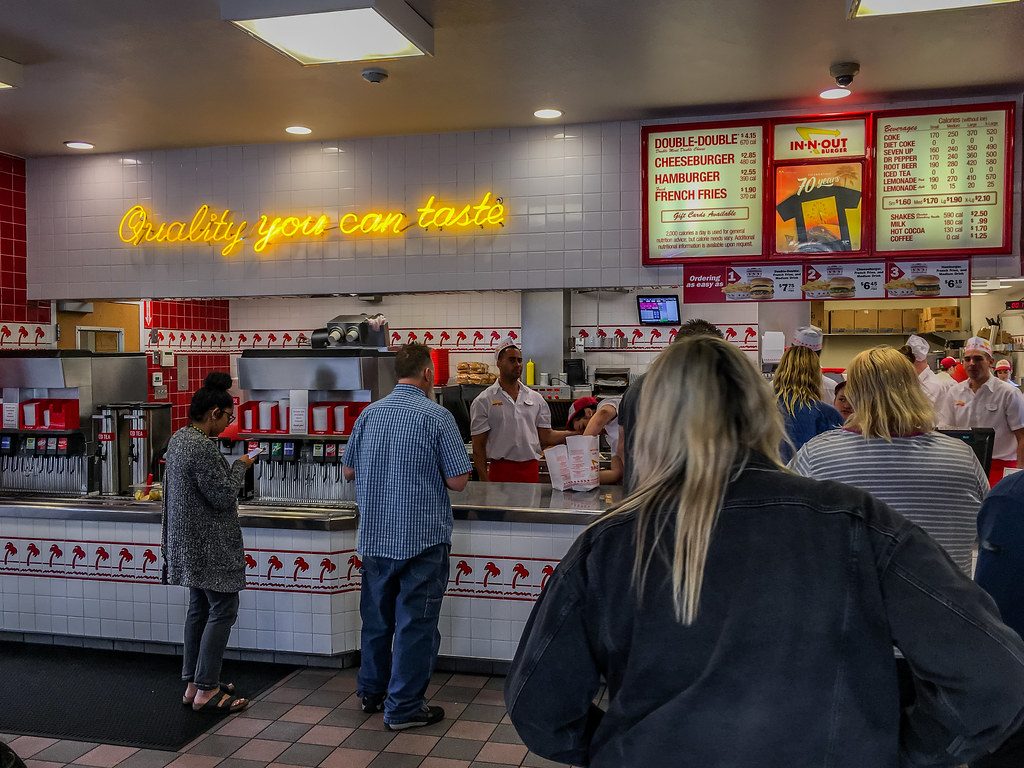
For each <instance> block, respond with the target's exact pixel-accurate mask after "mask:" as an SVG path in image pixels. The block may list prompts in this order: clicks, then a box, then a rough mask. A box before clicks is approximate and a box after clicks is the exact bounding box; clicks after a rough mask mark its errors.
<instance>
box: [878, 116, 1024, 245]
mask: <svg viewBox="0 0 1024 768" xmlns="http://www.w3.org/2000/svg"><path fill="white" fill-rule="evenodd" d="M1007 118H1008V111H1007V110H1005V109H995V110H986V111H976V112H949V113H935V114H913V115H904V116H902V117H888V116H883V117H879V118H878V122H877V128H876V132H875V136H876V146H877V153H876V157H877V166H876V167H877V169H878V170H877V175H876V194H875V233H876V235H875V247H876V250H877V251H879V252H890V251H944V250H965V249H969V250H979V249H1006V248H1008V247H1009V243H1008V242H1006V227H1004V222H1005V218H1004V217H1005V211H1006V203H1007V201H1006V199H1005V194H1006V174H1007V167H1006V163H1007V162H1008V160H1009V158H1011V157H1012V155H1011V154H1010V153H1009V152H1008V145H1007V122H1008V120H1007Z"/></svg>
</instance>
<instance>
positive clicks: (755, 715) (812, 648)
mask: <svg viewBox="0 0 1024 768" xmlns="http://www.w3.org/2000/svg"><path fill="white" fill-rule="evenodd" d="M782 434H783V432H782V420H781V418H780V416H779V413H778V411H777V410H776V409H775V407H774V403H773V399H772V395H771V392H770V391H769V388H768V386H767V384H766V383H765V381H764V380H763V378H762V377H761V375H760V373H758V372H757V371H756V370H755V368H754V366H753V365H751V363H750V361H749V360H748V359H747V358H746V356H745V355H744V354H743V353H742V352H740V351H739V350H738V349H736V348H735V347H733V346H732V345H731V344H728V343H726V342H724V341H721V340H719V339H715V338H711V337H707V336H700V337H695V338H690V339H685V340H683V341H682V342H677V343H675V344H673V345H671V346H670V347H669V348H668V349H666V350H665V351H664V352H662V354H661V355H659V357H658V359H657V360H656V361H655V362H654V364H653V365H652V367H651V372H650V374H649V375H648V377H647V381H646V383H645V385H644V390H643V393H642V395H641V401H640V408H639V421H638V424H637V441H636V454H635V460H636V472H635V477H636V486H637V487H636V491H635V492H634V493H633V494H632V495H631V496H629V497H628V498H627V499H625V500H624V501H623V502H622V503H621V504H619V505H618V506H617V507H616V508H615V509H613V511H612V512H611V513H610V514H608V515H606V516H605V517H604V518H602V519H601V520H600V521H598V522H596V523H594V524H593V525H591V526H590V527H589V528H587V530H585V531H584V532H583V533H582V534H580V536H579V538H577V539H576V541H575V542H574V543H573V545H572V546H571V547H570V549H569V552H568V553H567V554H566V556H565V557H564V558H563V559H562V561H561V562H560V563H559V565H558V567H557V568H556V569H555V572H554V574H553V575H552V576H550V577H549V578H548V581H547V585H546V586H545V588H544V590H543V591H542V592H541V594H540V598H539V599H538V601H537V602H536V604H535V605H534V608H533V612H532V614H531V616H530V619H529V621H528V622H527V625H526V628H525V630H524V632H523V635H522V639H521V640H520V643H519V648H518V650H517V651H516V655H515V658H514V659H513V661H512V666H511V669H510V672H509V675H508V677H507V678H506V680H505V702H506V705H507V708H508V714H509V717H510V718H511V720H512V723H513V725H514V726H515V727H516V730H517V731H518V733H519V735H520V737H521V738H522V740H523V741H524V743H525V744H526V746H527V747H529V749H530V750H531V751H532V752H534V753H535V754H537V755H539V756H541V757H544V758H547V759H550V760H555V761H558V762H564V763H571V764H572V765H577V766H589V767H590V768H630V767H631V766H637V768H640V766H652V765H661V764H664V763H666V762H668V763H671V764H672V765H685V766H718V767H722V768H724V767H726V766H729V767H730V768H731V767H732V766H737V767H738V766H744V767H746V766H757V768H797V767H798V766H799V767H800V768H805V767H806V768H811V767H812V766H814V767H815V768H817V767H819V766H826V765H827V766H833V768H868V767H870V768H896V766H897V765H899V766H904V767H907V768H909V766H920V767H921V768H924V767H925V766H928V767H929V768H938V766H955V765H958V764H960V763H964V762H967V761H968V760H970V759H972V758H973V757H975V756H977V755H980V754H982V753H984V752H985V751H986V750H988V749H990V748H991V747H992V746H994V745H996V744H998V743H999V742H1000V741H1001V740H1002V739H1003V738H1004V737H1005V735H1006V734H1007V733H1009V732H1011V731H1012V730H1013V729H1015V728H1018V727H1019V726H1020V724H1021V723H1022V722H1024V642H1022V641H1021V639H1020V637H1018V636H1017V634H1016V633H1015V632H1013V631H1012V630H1011V629H1009V628H1008V627H1006V626H1005V625H1004V624H1003V623H1002V622H1001V621H1000V620H999V614H998V612H997V611H996V610H995V606H994V605H993V603H992V601H991V599H990V598H989V597H988V595H986V594H985V593H984V592H983V591H982V590H981V589H979V588H978V587H977V586H976V585H975V584H974V583H973V582H971V581H970V579H968V578H967V577H966V576H964V574H963V573H962V572H960V571H959V570H958V569H957V568H956V567H955V566H954V565H953V564H952V563H951V562H950V560H949V558H948V557H947V556H946V554H945V553H944V552H943V551H942V549H941V548H940V547H939V546H938V545H937V544H936V543H935V542H934V541H933V540H932V539H931V538H929V537H928V536H927V535H926V534H924V532H923V531H921V529H920V528H918V527H917V526H915V525H913V524H911V523H909V522H908V521H907V520H906V519H904V518H903V517H901V516H900V515H898V514H896V513H895V512H894V511H893V510H892V509H891V508H889V507H888V506H886V505H885V504H884V503H882V502H880V501H878V500H876V499H874V498H873V497H872V496H870V495H869V494H867V493H865V492H863V491H861V490H859V489H856V488H852V487H850V486H846V485H842V484H840V483H832V482H817V481H814V480H809V479H807V478H803V477H799V476H797V475H794V474H792V473H790V472H787V471H786V470H785V469H784V468H783V467H782V465H781V464H780V463H779V453H778V447H779V444H780V442H781V441H782ZM894 645H895V646H897V647H899V648H900V650H901V651H902V652H903V653H904V655H905V656H906V657H907V659H908V660H909V662H910V668H911V670H912V671H913V674H914V676H915V682H916V683H917V685H918V688H919V689H920V690H921V691H922V692H923V693H922V694H921V695H920V696H919V697H918V701H917V705H916V706H915V708H914V709H912V710H909V711H907V712H904V713H902V717H901V712H900V710H899V696H898V692H897V677H896V668H895V660H894V657H893V646H894ZM602 685H607V692H608V706H607V708H606V709H601V708H600V707H599V706H598V705H597V704H596V701H597V700H598V699H599V698H600V696H599V692H600V689H601V686H602ZM794 729H795V730H794Z"/></svg>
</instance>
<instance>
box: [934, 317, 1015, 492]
mask: <svg viewBox="0 0 1024 768" xmlns="http://www.w3.org/2000/svg"><path fill="white" fill-rule="evenodd" d="M992 363H993V359H992V345H991V344H990V343H989V341H988V339H983V338H981V337H978V336H972V337H971V338H969V339H968V340H967V343H966V344H965V345H964V369H965V370H966V372H967V380H966V381H962V382H960V383H959V384H955V385H954V386H952V387H951V388H950V390H949V395H950V406H949V407H948V408H945V409H943V410H944V413H940V414H939V418H938V421H939V424H941V425H942V426H944V427H951V428H953V429H970V428H972V427H992V428H993V429H994V430H995V431H996V443H995V447H994V448H993V450H992V470H991V471H990V472H989V482H990V483H991V484H992V485H995V484H996V483H998V482H999V481H1000V480H1002V479H1003V470H1005V469H1007V468H1013V467H1017V468H1020V467H1024V395H1021V393H1020V390H1019V389H1017V388H1016V387H1014V386H1013V385H1012V384H1008V383H1007V382H1005V381H1000V380H999V379H997V378H996V377H995V376H993V375H992V373H991V369H992Z"/></svg>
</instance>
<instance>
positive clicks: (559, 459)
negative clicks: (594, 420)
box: [544, 435, 600, 491]
mask: <svg viewBox="0 0 1024 768" xmlns="http://www.w3.org/2000/svg"><path fill="white" fill-rule="evenodd" d="M599 444H600V443H599V438H598V437H597V436H596V435H593V436H586V437H584V436H582V435H578V436H573V437H570V438H567V439H566V441H565V445H556V446H553V447H551V448H548V449H547V450H546V451H544V456H545V458H546V459H547V462H548V473H549V474H550V475H551V487H552V488H555V489H556V490H559V491H566V490H573V491H589V490H590V489H591V488H596V487H597V486H598V484H599V482H600V480H599V475H598V470H599V469H600V463H599V458H598V450H599Z"/></svg>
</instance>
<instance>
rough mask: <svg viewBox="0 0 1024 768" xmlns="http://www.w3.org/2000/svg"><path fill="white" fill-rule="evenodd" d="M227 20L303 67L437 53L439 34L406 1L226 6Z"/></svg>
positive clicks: (232, 2)
mask: <svg viewBox="0 0 1024 768" xmlns="http://www.w3.org/2000/svg"><path fill="white" fill-rule="evenodd" d="M221 17H222V18H223V19H225V20H227V21H230V22H232V23H233V24H235V25H237V26H238V27H240V28H241V29H243V30H245V31H246V32H248V33H249V34H250V35H252V36H253V37H256V38H258V39H259V40H260V41H262V42H264V43H266V44H267V45H269V46H270V47H271V48H273V49H274V50H276V51H278V52H280V53H282V54H284V55H285V56H288V57H289V58H291V59H293V60H295V61H297V62H299V63H300V64H302V65H303V66H314V65H317V64H331V63H337V62H341V61H377V60H380V59H396V58H403V57H407V56H422V55H424V54H428V55H432V54H433V52H434V30H433V28H431V26H430V25H429V24H427V22H425V21H424V20H423V19H422V18H421V17H420V16H419V15H418V14H417V13H416V12H415V11H414V10H413V9H412V8H410V7H409V6H408V5H406V4H405V3H404V2H403V1H402V0H334V1H333V2H332V1H330V0H321V2H316V1H315V0H221Z"/></svg>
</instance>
